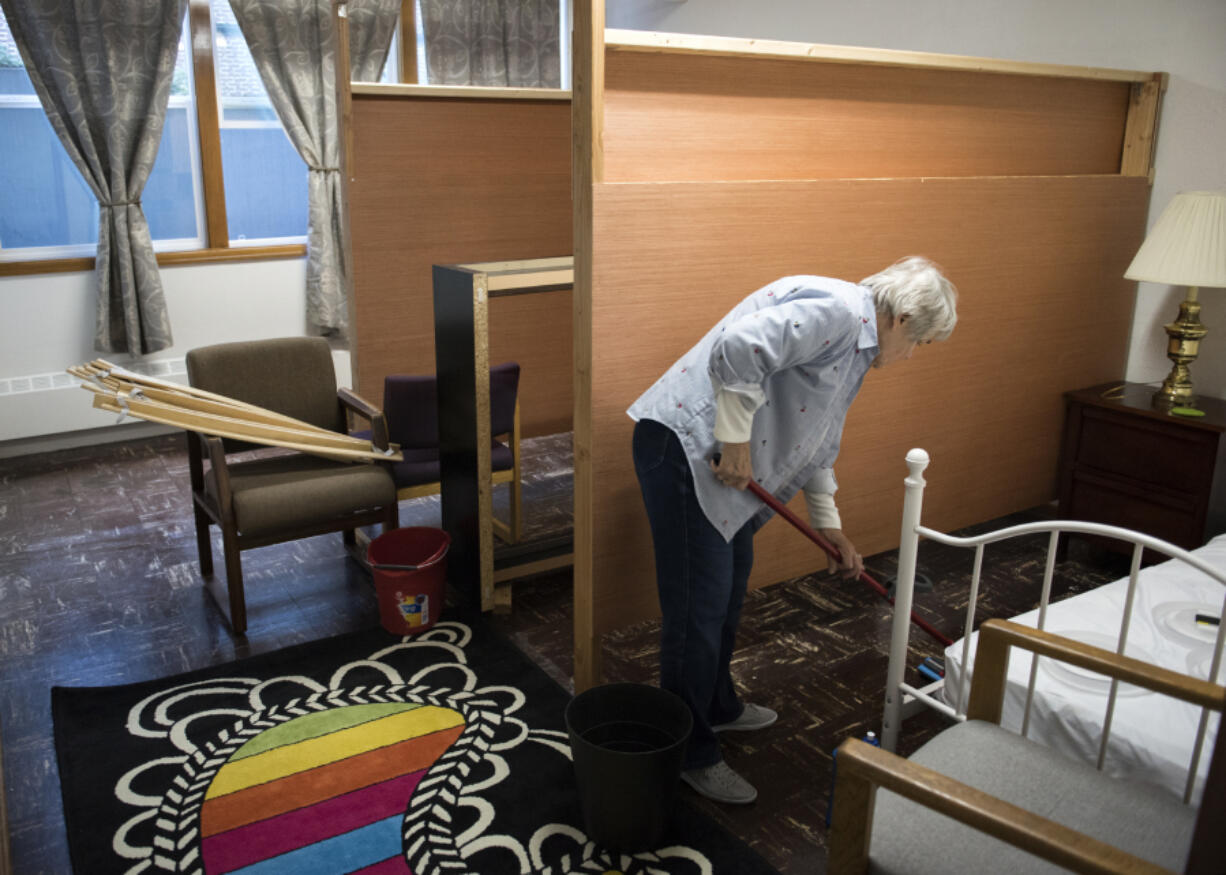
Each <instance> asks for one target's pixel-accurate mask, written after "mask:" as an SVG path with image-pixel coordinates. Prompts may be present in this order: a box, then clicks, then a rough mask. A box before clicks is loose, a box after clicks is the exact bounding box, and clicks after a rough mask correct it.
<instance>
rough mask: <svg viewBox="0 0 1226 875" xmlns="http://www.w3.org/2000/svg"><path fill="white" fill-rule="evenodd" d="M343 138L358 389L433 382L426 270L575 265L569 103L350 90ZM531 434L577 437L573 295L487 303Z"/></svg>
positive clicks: (369, 391) (424, 90) (435, 91)
mask: <svg viewBox="0 0 1226 875" xmlns="http://www.w3.org/2000/svg"><path fill="white" fill-rule="evenodd" d="M351 90H352V98H351V101H352V109H351V113H350V121H349V125H348V127H347V130H348V133H349V140H350V142H351V149H350V152H351V156H350V161H349V167H350V178H349V182H348V198H349V220H350V240H351V247H352V252H353V272H352V273H353V308H354V318H353V338H352V344H351V350H352V355H353V359H354V361H353V365H354V374H355V381H356V388H357V390H358V391H359V392H361V393H362V394H363V395H364V396H366V397H367V398H369V399H370V400H371V401H374V402H376V403H378V402H379V400H380V399H381V398H382V395H383V378H384V376H385V375H387V374H397V373H399V374H432V373H434V372H435V367H436V365H435V349H434V309H433V308H434V304H433V301H434V297H433V287H432V268H433V265H436V264H457V263H469V262H491V261H516V260H522V259H529V258H547V257H552V256H569V255H570V254H571V227H572V222H571V173H570V154H571V145H570V143H571V135H570V122H571V108H570V94H569V92H565V91H550V90H544V89H493V88H443V87H428V86H406V85H377V84H360V85H359V84H356V83H355V84H354V85H352V87H351ZM488 340H489V362H490V363H491V364H498V363H500V362H504V361H509V360H515V361H518V362H519V363H520V367H521V376H520V389H519V399H520V409H521V412H522V429H523V435H524V436H525V437H531V436H534V435H542V434H554V433H557V432H564V431H569V430H570V428H571V410H572V396H571V370H572V365H571V292H570V290H569V289H558V290H553V291H549V292H547V293H542V294H534V295H523V296H507V297H500V298H497V299H495V300H491V301H490V303H489V335H488Z"/></svg>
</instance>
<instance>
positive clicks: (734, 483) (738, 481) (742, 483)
mask: <svg viewBox="0 0 1226 875" xmlns="http://www.w3.org/2000/svg"><path fill="white" fill-rule="evenodd" d="M711 471H712V472H713V473H714V474H715V477H716V479H717V480H719V482H721V483H723V484H724V485H725V486H731V487H732V488H733V489H744V488H745V487H746V486H748V485H749V481H750V480H751V479H752V478H753V462H752V461H751V460H750V458H749V443H748V442H746V443H743V444H723V445H722V447H721V453H720V458H719V462H718V463H717V462H716V461H715V460H714V459H712V460H711Z"/></svg>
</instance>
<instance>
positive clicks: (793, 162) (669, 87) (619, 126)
mask: <svg viewBox="0 0 1226 875" xmlns="http://www.w3.org/2000/svg"><path fill="white" fill-rule="evenodd" d="M1131 92H1132V86H1131V84H1130V83H1128V82H1118V81H1109V80H1095V79H1074V78H1061V77H1049V76H1038V77H1036V76H1022V75H1013V74H1007V73H992V74H984V73H979V72H975V71H963V70H938V69H916V68H904V67H886V66H873V65H862V64H821V63H814V62H812V61H803V60H793V59H781V58H752V57H723V56H704V55H677V54H666V53H645V52H631V51H617V50H614V49H612V48H610V49H609V50H608V51H607V53H606V58H605V92H604V106H605V137H604V155H605V159H604V160H605V180H606V181H608V182H622V181H640V180H644V181H680V180H691V181H700V180H711V181H714V180H720V179H725V180H740V179H837V178H876V177H909V176H994V175H1058V174H1098V173H1118V172H1119V170H1120V162H1121V154H1122V150H1123V131H1124V120H1125V117H1126V115H1127V112H1128V106H1129V100H1130V97H1131Z"/></svg>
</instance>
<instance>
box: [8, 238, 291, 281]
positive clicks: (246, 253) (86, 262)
mask: <svg viewBox="0 0 1226 875" xmlns="http://www.w3.org/2000/svg"><path fill="white" fill-rule="evenodd" d="M305 255H306V246H305V245H304V244H302V243H292V244H289V245H285V246H235V247H231V248H227V249H188V250H184V251H182V252H159V253H158V256H157V258H158V267H174V266H176V265H180V264H209V263H213V262H224V261H265V260H268V259H273V258H302V257H304V256H305ZM93 269H94V259H93V258H49V259H46V260H43V261H0V276H32V275H35V274H44V273H76V272H81V271H92V270H93Z"/></svg>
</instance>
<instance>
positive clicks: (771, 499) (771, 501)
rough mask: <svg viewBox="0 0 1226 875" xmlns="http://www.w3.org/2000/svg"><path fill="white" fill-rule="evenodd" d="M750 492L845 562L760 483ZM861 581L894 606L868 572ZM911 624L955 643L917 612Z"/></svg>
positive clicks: (753, 483) (944, 642) (751, 486)
mask: <svg viewBox="0 0 1226 875" xmlns="http://www.w3.org/2000/svg"><path fill="white" fill-rule="evenodd" d="M749 491H750V492H752V493H753V494H754V495H756V496H758V498H760V499H761V500H762V503H763V504H765V505H766V506H767V507H769V508H770V509H771V510H773V511H774V512H775V513H777V514H779V516H781V517H783V518H784V519H785V520H787V521H788V522H789V523H791V524H792V525H793V526H794V527H795V528H796V530H797V531H798V532H800V533H801V534H802V535H804V536H805V537H806V538H808V539H809V540H810V541H812V542H813V543H814V544H817V546H819V547H821V548H822V549H823V550H825V551H826V553H827V554H828V555H829V556H830V557H831V558H832V559H834V561H835V562H842V561H843V556H842V554H841V553H839V548H838V547H836V546H834V544H831V543H830V542H829V541H828V540H826V539H825V538H823V537H822V536H821V535H820V534H819V533H817V532H815V531H814V530H813V528H812V527H811V526H810V525H809V524H808V523H806V522H805V521H804V520H802V519H801V518H800V517H798V516H796V514H794V513H792V511H791V510H790V509H789V508H788V506H787V505H786V504H784V503H783V502H782V501H780V500H779V499H777V498H775V496H773V495H771V494H770V493H769V492H767V491H766V490H765V489H763V488H762V485H761V484H760V483H758V482H757V481H755V480H750V481H749ZM859 579H860V580H862V581H864V582H865V583H867V584H868V585H869V586H870V587H872V588H873V589H875V590H876V591H877V593H878V595H880V596H882V597H883V598H885V599H886V600H887V601H888V602H889V603H890V604H894V599H892V598H891V597H890V592H889V590H887V589H886V588H885V587H884V586H882V585H881V584H879V583H878V582H877V581H875V580H873V578H872V577H871V576H870V575H869V573H868V572H867V571H861V572H860V578H859ZM911 622H912V623H914V624H915V625H917V626H919V627H920V628H921V629H923V630H924V631H925V632H927V633H928V634H929V635H931V636H932V637H933V638H935V639H936V640H937V641H939V642H941V644H942V645H944V646H945V647H948V646H949V645H951V644H953V643H954V642H953V641H951V640H950V639H949V638H946V637H945V636H944V635H942V634H941V633H940V632H938V631H937V630H936V629H935V628H933V626H932V625H931V624H930V623H928V622H926V621H925V620H924V619H922V618H921V617H918V616H916V614H915V611H912V612H911Z"/></svg>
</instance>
